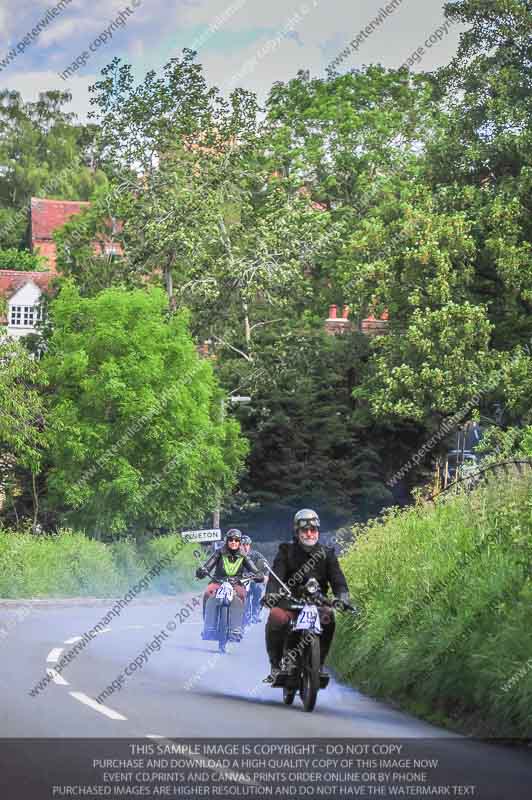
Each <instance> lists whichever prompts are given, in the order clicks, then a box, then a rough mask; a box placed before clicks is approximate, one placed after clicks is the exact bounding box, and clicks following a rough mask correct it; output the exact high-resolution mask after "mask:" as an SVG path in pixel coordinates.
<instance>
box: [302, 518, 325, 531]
mask: <svg viewBox="0 0 532 800" xmlns="http://www.w3.org/2000/svg"><path fill="white" fill-rule="evenodd" d="M297 530H298V531H312V532H313V533H319V530H320V528H319V525H316V523H315V522H308V521H306V520H304V519H302V520H300V521H299V522H298V524H297Z"/></svg>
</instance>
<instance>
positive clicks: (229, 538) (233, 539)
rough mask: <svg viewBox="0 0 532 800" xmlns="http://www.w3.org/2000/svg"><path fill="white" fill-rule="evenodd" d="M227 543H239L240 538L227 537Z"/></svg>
mask: <svg viewBox="0 0 532 800" xmlns="http://www.w3.org/2000/svg"><path fill="white" fill-rule="evenodd" d="M227 541H228V542H239V541H240V537H239V536H228V537H227Z"/></svg>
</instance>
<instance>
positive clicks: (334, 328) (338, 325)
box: [324, 305, 353, 336]
mask: <svg viewBox="0 0 532 800" xmlns="http://www.w3.org/2000/svg"><path fill="white" fill-rule="evenodd" d="M324 328H325V333H327V334H329V336H337V335H338V334H340V333H345V332H346V331H351V330H353V323H352V322H350V320H349V306H345V305H344V307H343V309H342V316H341V317H338V306H329V318H328V319H327V320H325V325H324Z"/></svg>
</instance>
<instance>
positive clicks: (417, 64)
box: [0, 0, 463, 120]
mask: <svg viewBox="0 0 532 800" xmlns="http://www.w3.org/2000/svg"><path fill="white" fill-rule="evenodd" d="M1 3H2V6H1V7H0V31H1V38H0V88H3V89H5V88H7V89H11V90H13V89H14V90H18V91H20V92H21V94H22V96H23V98H24V99H25V100H36V99H37V98H38V94H39V92H42V91H46V90H48V89H62V90H68V91H70V92H71V93H72V95H73V100H72V103H71V104H70V108H69V110H70V111H73V112H75V113H76V114H77V115H78V117H79V119H80V120H86V118H87V112H88V110H89V108H90V106H89V91H88V87H89V86H90V85H91V84H94V83H95V82H96V81H97V80H98V79H99V77H100V71H101V69H102V68H103V67H104V66H105V65H106V64H108V63H109V62H110V61H111V60H112V59H113V58H114V57H116V56H118V57H119V58H121V59H123V60H124V61H125V62H128V63H131V64H132V65H133V67H134V70H135V74H136V76H137V77H138V79H139V80H141V79H142V78H143V77H144V74H145V73H146V72H147V71H148V70H150V69H154V70H156V71H159V70H160V69H161V67H162V66H163V64H164V63H165V62H167V61H168V60H169V59H170V58H172V57H179V56H180V54H181V51H182V49H183V48H184V47H190V48H192V49H195V50H197V51H198V57H197V60H198V61H199V62H201V63H202V65H203V67H204V71H205V76H206V78H207V80H208V82H209V83H210V84H214V85H217V86H218V87H219V88H220V89H221V90H222V91H223V92H224V93H225V94H227V93H229V92H230V91H231V90H232V89H233V88H234V87H235V86H242V87H244V88H246V89H250V90H252V91H255V92H256V93H257V95H258V97H259V99H260V100H261V101H263V100H264V99H265V98H266V97H267V94H268V90H269V88H270V87H271V86H272V84H273V83H274V82H275V81H287V80H289V79H290V78H292V77H294V76H295V75H296V73H297V71H298V70H299V69H305V70H309V71H310V76H311V77H321V76H325V74H326V69H327V66H328V65H329V64H330V63H331V62H332V61H333V60H334V59H335V58H336V57H337V56H338V55H339V53H340V52H341V51H342V50H344V48H346V47H349V53H348V54H347V55H346V56H345V57H344V59H343V60H342V62H341V63H340V64H338V66H337V67H336V69H337V71H338V72H340V73H342V72H347V71H348V70H350V69H352V68H360V67H361V66H363V65H365V64H370V63H380V64H382V65H383V66H384V67H387V68H398V67H400V66H401V65H402V64H404V63H405V62H407V61H408V60H409V59H410V68H411V69H412V70H413V71H418V70H420V69H423V70H433V69H436V68H437V67H439V66H441V65H443V64H445V63H447V62H448V61H449V60H450V58H451V57H452V56H453V55H454V53H455V52H456V48H457V44H458V39H459V35H460V31H461V30H463V28H461V27H460V26H459V25H453V26H449V24H448V23H447V25H446V23H445V20H444V15H443V0H383V1H382V2H379V0H44V2H43V0H1ZM52 9H55V13H54V14H53V15H52V13H51V10H52ZM373 20H375V22H374V23H373V30H371V29H369V28H367V27H366V26H369V25H370V24H371V23H372V21H373ZM39 23H41V25H40V29H38V28H37V26H38V25H39ZM27 34H29V37H27ZM25 37H27V38H25ZM350 43H352V44H351V45H350ZM10 53H11V55H10ZM76 61H77V64H76V63H75V62H76ZM72 65H75V69H74V67H73V66H72ZM69 67H70V73H69V74H67V73H66V70H67V68H69Z"/></svg>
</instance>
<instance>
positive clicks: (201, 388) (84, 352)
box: [42, 283, 245, 533]
mask: <svg viewBox="0 0 532 800" xmlns="http://www.w3.org/2000/svg"><path fill="white" fill-rule="evenodd" d="M50 321H51V327H52V333H51V336H50V338H49V342H48V351H47V353H46V356H45V357H44V359H43V361H42V368H43V370H44V372H45V374H46V375H47V376H48V380H49V382H50V385H51V386H53V387H54V388H53V393H52V394H51V396H50V399H49V407H50V414H49V421H48V428H47V442H48V452H47V455H48V459H49V462H50V469H49V473H48V502H49V504H50V505H51V507H52V508H54V507H55V508H61V509H64V510H65V511H68V512H69V518H71V519H72V520H73V521H74V522H75V523H76V524H78V525H81V526H82V527H83V528H85V529H87V528H88V529H89V530H92V531H99V530H101V531H109V532H111V533H120V532H123V531H125V530H128V529H133V528H136V529H140V530H156V529H158V528H160V527H174V526H180V525H181V526H186V525H187V524H188V523H189V521H200V520H201V519H202V517H203V515H204V514H205V513H206V512H207V511H208V510H209V509H211V508H213V506H214V503H215V499H216V494H217V491H218V490H220V489H221V490H223V491H225V492H227V491H228V490H229V489H230V488H231V486H232V483H233V482H234V479H235V476H236V474H237V471H238V469H239V467H240V462H241V459H242V457H243V455H244V453H245V446H244V443H243V441H242V440H241V439H240V438H239V436H238V426H237V424H236V423H235V422H234V421H232V420H225V421H223V422H222V421H220V411H219V405H220V393H219V390H218V388H217V386H216V381H215V378H214V376H213V373H212V369H211V366H210V364H209V363H208V362H207V361H205V360H201V359H200V358H199V356H198V355H197V353H196V350H195V347H194V344H193V342H192V340H191V338H190V335H189V332H188V330H187V320H186V314H184V313H179V314H175V315H171V316H170V317H168V316H167V315H166V314H165V298H164V294H163V292H162V291H161V290H159V289H152V290H151V291H142V290H133V291H130V292H126V291H124V290H122V289H108V290H106V291H103V292H101V293H99V294H98V295H96V297H94V298H90V299H84V298H81V297H80V295H79V292H78V290H77V289H76V288H75V286H74V285H72V284H68V283H67V284H65V285H64V287H63V289H62V291H61V293H60V295H59V297H58V298H57V299H56V300H55V302H54V303H52V305H51V310H50Z"/></svg>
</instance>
